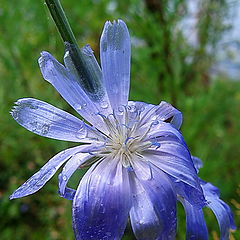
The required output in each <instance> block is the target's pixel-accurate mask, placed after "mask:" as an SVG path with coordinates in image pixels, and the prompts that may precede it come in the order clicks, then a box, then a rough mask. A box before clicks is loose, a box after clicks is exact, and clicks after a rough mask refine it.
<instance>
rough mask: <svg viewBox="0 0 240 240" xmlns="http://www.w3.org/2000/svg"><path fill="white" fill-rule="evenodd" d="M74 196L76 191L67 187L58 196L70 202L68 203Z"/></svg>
mask: <svg viewBox="0 0 240 240" xmlns="http://www.w3.org/2000/svg"><path fill="white" fill-rule="evenodd" d="M75 194H76V190H75V189H72V188H68V187H66V188H65V192H64V194H61V193H59V195H60V196H61V197H63V198H65V199H67V200H70V201H72V200H73V199H74V197H75Z"/></svg>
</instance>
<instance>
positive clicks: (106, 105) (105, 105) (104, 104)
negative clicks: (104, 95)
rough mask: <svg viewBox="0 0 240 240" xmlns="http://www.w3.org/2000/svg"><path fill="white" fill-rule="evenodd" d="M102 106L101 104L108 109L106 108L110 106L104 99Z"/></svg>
mask: <svg viewBox="0 0 240 240" xmlns="http://www.w3.org/2000/svg"><path fill="white" fill-rule="evenodd" d="M100 106H101V108H103V109H106V108H108V103H107V102H105V101H103V102H101V104H100Z"/></svg>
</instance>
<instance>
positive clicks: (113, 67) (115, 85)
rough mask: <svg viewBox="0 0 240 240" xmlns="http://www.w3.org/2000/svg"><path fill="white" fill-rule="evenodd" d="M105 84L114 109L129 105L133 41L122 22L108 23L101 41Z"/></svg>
mask: <svg viewBox="0 0 240 240" xmlns="http://www.w3.org/2000/svg"><path fill="white" fill-rule="evenodd" d="M100 58H101V66H102V73H103V82H104V85H105V87H106V90H107V93H108V97H109V100H110V103H111V106H112V108H113V109H115V110H116V111H117V109H118V107H119V106H122V105H124V106H125V105H127V103H128V94H129V87H130V58H131V41H130V36H129V32H128V29H127V26H126V24H125V23H124V22H123V21H122V20H118V21H114V22H113V23H111V22H109V21H108V22H106V23H105V26H104V29H103V33H102V36H101V40H100Z"/></svg>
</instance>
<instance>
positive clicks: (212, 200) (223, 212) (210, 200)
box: [201, 181, 236, 240]
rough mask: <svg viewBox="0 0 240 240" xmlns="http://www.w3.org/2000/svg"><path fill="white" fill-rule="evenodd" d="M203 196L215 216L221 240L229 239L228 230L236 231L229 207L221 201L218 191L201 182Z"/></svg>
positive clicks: (210, 185)
mask: <svg viewBox="0 0 240 240" xmlns="http://www.w3.org/2000/svg"><path fill="white" fill-rule="evenodd" d="M201 184H202V185H201V186H202V188H203V192H204V195H205V197H206V200H207V207H209V208H210V209H211V210H212V211H213V212H214V214H215V216H216V218H217V221H218V225H219V227H220V232H221V238H220V239H221V240H227V239H229V232H230V229H233V230H234V229H236V225H235V223H234V219H233V215H232V212H231V209H230V207H229V206H228V205H227V204H226V203H225V202H224V201H222V200H221V199H220V198H219V197H220V192H219V189H218V188H217V187H215V186H213V185H212V184H211V183H205V182H204V181H201Z"/></svg>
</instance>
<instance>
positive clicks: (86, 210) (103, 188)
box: [73, 158, 131, 240]
mask: <svg viewBox="0 0 240 240" xmlns="http://www.w3.org/2000/svg"><path fill="white" fill-rule="evenodd" d="M130 204H131V203H130V187H129V179H128V172H127V170H126V169H125V168H123V167H122V164H121V162H120V161H119V159H108V158H107V159H104V160H102V161H101V162H100V163H99V162H97V163H95V164H94V165H93V166H92V167H91V168H90V169H89V170H88V172H87V173H86V174H85V175H84V177H83V179H82V180H81V182H80V184H79V186H78V189H77V193H76V195H75V197H74V200H73V228H74V232H75V238H76V239H77V240H80V239H81V240H91V239H94V240H96V239H104V240H105V239H106V240H111V239H121V237H122V235H123V233H124V229H125V227H126V224H127V217H128V212H129V210H130Z"/></svg>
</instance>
